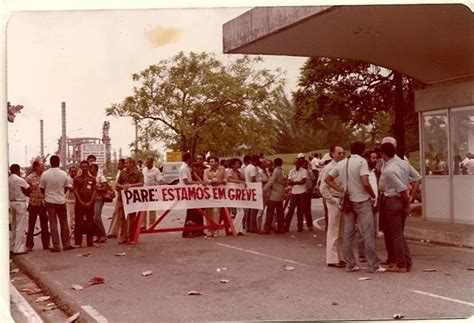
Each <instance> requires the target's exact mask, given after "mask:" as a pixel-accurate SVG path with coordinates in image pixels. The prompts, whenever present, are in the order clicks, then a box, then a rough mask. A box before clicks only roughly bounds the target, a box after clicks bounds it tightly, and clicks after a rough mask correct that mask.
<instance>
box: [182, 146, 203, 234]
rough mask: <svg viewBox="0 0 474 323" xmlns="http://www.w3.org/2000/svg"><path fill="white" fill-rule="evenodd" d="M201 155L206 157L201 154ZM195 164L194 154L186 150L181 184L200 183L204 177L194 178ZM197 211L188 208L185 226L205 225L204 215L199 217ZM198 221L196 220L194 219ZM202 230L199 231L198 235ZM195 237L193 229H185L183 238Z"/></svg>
mask: <svg viewBox="0 0 474 323" xmlns="http://www.w3.org/2000/svg"><path fill="white" fill-rule="evenodd" d="M200 156H201V157H204V156H202V155H200ZM192 164H193V156H192V155H191V153H189V152H186V153H184V154H183V164H182V165H181V167H180V168H179V184H180V185H193V184H200V183H201V182H200V180H202V177H200V178H199V180H194V178H193V175H192V168H191V166H192ZM198 176H199V175H198ZM197 212H199V210H198V209H187V210H186V220H185V223H184V226H185V227H189V226H196V225H203V222H202V216H201V217H199V216H198V215H197ZM193 220H194V221H196V222H194V221H193ZM200 232H202V231H198V235H199V234H200ZM192 237H194V233H192V232H191V231H183V238H192Z"/></svg>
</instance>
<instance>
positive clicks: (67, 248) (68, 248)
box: [63, 246, 75, 251]
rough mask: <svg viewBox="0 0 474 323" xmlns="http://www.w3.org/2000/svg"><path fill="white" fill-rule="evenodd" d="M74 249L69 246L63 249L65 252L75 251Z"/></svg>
mask: <svg viewBox="0 0 474 323" xmlns="http://www.w3.org/2000/svg"><path fill="white" fill-rule="evenodd" d="M73 249H75V248H74V247H73V246H68V247H65V248H63V250H64V251H67V250H73Z"/></svg>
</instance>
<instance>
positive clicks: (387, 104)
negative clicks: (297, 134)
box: [294, 57, 421, 151]
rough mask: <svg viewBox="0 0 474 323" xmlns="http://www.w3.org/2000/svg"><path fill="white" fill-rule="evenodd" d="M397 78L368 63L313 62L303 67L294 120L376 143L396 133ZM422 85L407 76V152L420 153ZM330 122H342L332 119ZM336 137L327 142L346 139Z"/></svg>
mask: <svg viewBox="0 0 474 323" xmlns="http://www.w3.org/2000/svg"><path fill="white" fill-rule="evenodd" d="M393 76H394V73H393V72H392V71H390V70H387V69H384V68H381V67H378V66H374V65H371V64H369V63H365V62H360V61H354V60H346V59H340V58H324V57H316V58H310V59H308V61H307V62H306V63H305V65H304V66H303V67H302V69H301V74H300V78H299V83H298V89H297V91H296V92H295V93H294V103H295V109H296V111H295V116H296V119H297V120H299V121H301V122H305V123H309V124H311V125H312V126H313V127H316V128H318V129H325V128H327V129H328V130H329V129H333V128H332V127H333V126H334V125H336V124H337V122H339V123H338V124H339V127H338V129H337V130H339V131H340V132H345V131H347V130H349V131H350V132H351V133H350V134H347V136H346V138H347V139H349V138H350V137H351V135H352V137H353V138H358V139H362V140H364V141H365V142H366V143H367V144H369V145H374V144H375V143H376V142H377V140H380V139H381V138H382V137H384V136H387V135H393V134H394V132H393V130H394V109H395V100H394V93H395V84H394V82H393ZM420 87H421V84H420V83H419V82H417V81H415V80H413V79H411V78H409V77H403V94H404V97H403V101H404V106H405V109H404V113H405V120H406V121H405V125H404V126H405V132H406V135H405V137H406V138H407V139H408V140H409V141H407V144H406V148H407V151H412V150H415V149H418V117H417V115H416V113H415V111H414V90H415V89H417V88H420ZM328 118H329V119H328ZM332 118H335V120H338V121H336V122H335V121H334V120H330V119H332ZM331 124H332V125H331ZM348 127H349V129H348ZM337 136H338V133H337V131H334V132H333V133H331V134H330V135H329V138H330V139H331V140H333V141H339V142H336V143H343V142H344V141H343V138H337Z"/></svg>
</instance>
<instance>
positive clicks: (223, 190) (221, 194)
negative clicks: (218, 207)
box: [217, 187, 226, 200]
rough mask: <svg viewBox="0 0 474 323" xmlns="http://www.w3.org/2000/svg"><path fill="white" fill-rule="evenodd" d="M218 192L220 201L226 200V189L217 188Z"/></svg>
mask: <svg viewBox="0 0 474 323" xmlns="http://www.w3.org/2000/svg"><path fill="white" fill-rule="evenodd" d="M217 190H218V192H219V199H220V200H222V199H224V200H225V199H226V197H225V195H226V194H225V188H224V187H218V188H217Z"/></svg>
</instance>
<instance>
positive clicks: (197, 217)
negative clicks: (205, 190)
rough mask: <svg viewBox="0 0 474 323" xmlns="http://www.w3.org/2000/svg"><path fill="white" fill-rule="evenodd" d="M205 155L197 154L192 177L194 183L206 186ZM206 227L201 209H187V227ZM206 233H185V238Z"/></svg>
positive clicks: (185, 223)
mask: <svg viewBox="0 0 474 323" xmlns="http://www.w3.org/2000/svg"><path fill="white" fill-rule="evenodd" d="M204 159H205V156H204V154H197V155H196V159H195V161H194V163H192V164H191V176H192V180H193V182H194V183H200V184H204V181H203V179H204V170H205V169H206V166H204ZM203 225H204V218H203V216H202V214H201V212H199V209H187V210H186V219H185V221H184V226H185V227H193V226H198V227H202V226H203ZM204 235H205V233H204V231H203V230H196V231H183V234H182V236H183V238H193V237H195V236H204Z"/></svg>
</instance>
